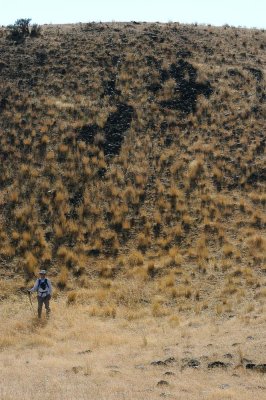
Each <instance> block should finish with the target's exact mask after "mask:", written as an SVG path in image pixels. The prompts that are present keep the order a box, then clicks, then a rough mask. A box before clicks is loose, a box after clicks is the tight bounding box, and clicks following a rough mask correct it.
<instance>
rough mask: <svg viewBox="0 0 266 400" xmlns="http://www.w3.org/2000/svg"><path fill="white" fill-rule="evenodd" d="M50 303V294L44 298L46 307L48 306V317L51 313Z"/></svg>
mask: <svg viewBox="0 0 266 400" xmlns="http://www.w3.org/2000/svg"><path fill="white" fill-rule="evenodd" d="M49 303H50V295H48V296H46V297H45V298H44V305H45V308H46V317H47V318H49V315H50V312H51V310H50V304H49Z"/></svg>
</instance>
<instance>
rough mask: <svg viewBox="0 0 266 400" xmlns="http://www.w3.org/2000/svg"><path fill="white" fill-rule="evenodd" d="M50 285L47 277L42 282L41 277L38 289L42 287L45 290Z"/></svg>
mask: <svg viewBox="0 0 266 400" xmlns="http://www.w3.org/2000/svg"><path fill="white" fill-rule="evenodd" d="M47 287H48V283H47V279H46V278H45V279H44V282H42V283H41V279H39V282H38V290H39V288H41V289H42V290H43V291H46V288H47Z"/></svg>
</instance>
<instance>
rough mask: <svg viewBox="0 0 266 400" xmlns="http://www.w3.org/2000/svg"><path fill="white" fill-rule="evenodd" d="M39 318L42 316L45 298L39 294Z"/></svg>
mask: <svg viewBox="0 0 266 400" xmlns="http://www.w3.org/2000/svg"><path fill="white" fill-rule="evenodd" d="M37 299H38V318H41V316H42V305H43V298H42V297H40V296H38V297H37Z"/></svg>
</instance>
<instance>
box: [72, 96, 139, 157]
mask: <svg viewBox="0 0 266 400" xmlns="http://www.w3.org/2000/svg"><path fill="white" fill-rule="evenodd" d="M133 111H134V109H133V107H132V106H130V105H128V104H123V103H120V104H118V105H117V110H116V111H115V112H113V113H111V114H110V115H109V117H108V118H107V121H106V124H105V126H104V128H103V132H104V135H105V138H104V141H103V143H100V144H99V147H102V148H103V151H104V154H105V155H108V156H110V157H112V156H114V155H117V154H119V151H120V148H121V145H122V142H123V139H124V136H125V133H126V131H127V130H128V129H129V127H130V124H131V121H132V118H133ZM101 131H102V130H101V128H100V127H99V126H98V125H97V124H90V125H84V126H83V127H82V128H81V129H80V130H79V133H78V137H77V139H78V140H82V141H84V142H86V143H88V144H93V143H94V140H95V136H96V134H97V133H98V132H101Z"/></svg>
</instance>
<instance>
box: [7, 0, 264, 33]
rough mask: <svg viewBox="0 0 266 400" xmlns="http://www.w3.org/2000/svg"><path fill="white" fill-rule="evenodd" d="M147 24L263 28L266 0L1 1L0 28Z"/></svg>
mask: <svg viewBox="0 0 266 400" xmlns="http://www.w3.org/2000/svg"><path fill="white" fill-rule="evenodd" d="M19 18H31V19H32V23H37V24H45V23H47V24H50V23H53V24H63V23H77V22H92V21H95V22H100V21H101V22H111V21H123V22H126V21H146V22H157V21H158V22H180V23H198V24H211V25H216V26H222V25H225V24H228V25H233V26H237V27H238V26H241V27H247V28H253V27H256V28H266V0H0V25H8V24H13V23H14V22H15V21H16V20H17V19H19Z"/></svg>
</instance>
